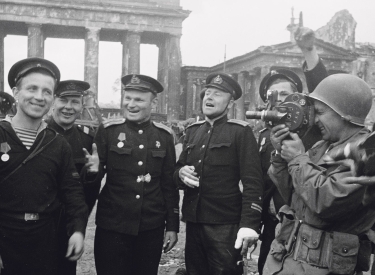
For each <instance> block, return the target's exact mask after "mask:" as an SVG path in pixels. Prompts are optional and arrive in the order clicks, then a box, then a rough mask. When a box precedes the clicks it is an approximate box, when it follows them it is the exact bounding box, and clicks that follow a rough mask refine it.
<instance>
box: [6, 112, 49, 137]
mask: <svg viewBox="0 0 375 275" xmlns="http://www.w3.org/2000/svg"><path fill="white" fill-rule="evenodd" d="M3 120H5V121H7V122H9V123H10V124H11V125H12V117H11V116H9V115H7V116H6V117H5V118H4V119H3ZM12 128H13V125H12ZM46 128H47V123H46V122H45V121H44V120H42V122H41V123H40V125H39V128H38V129H37V133H36V135H39V133H40V132H41V131H43V130H44V129H46Z"/></svg>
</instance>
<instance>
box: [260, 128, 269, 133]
mask: <svg viewBox="0 0 375 275" xmlns="http://www.w3.org/2000/svg"><path fill="white" fill-rule="evenodd" d="M267 129H268V128H263V129H262V130H259V133H263V132H264V131H266V130H267Z"/></svg>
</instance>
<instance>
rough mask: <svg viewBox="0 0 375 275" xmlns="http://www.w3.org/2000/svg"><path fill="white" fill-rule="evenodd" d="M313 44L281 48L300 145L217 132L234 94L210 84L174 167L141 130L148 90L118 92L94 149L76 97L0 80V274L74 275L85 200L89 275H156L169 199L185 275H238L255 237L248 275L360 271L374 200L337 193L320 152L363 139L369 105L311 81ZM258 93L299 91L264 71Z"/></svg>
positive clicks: (53, 82) (43, 75) (51, 74)
mask: <svg viewBox="0 0 375 275" xmlns="http://www.w3.org/2000/svg"><path fill="white" fill-rule="evenodd" d="M313 38H314V35H313V33H312V32H311V31H310V30H308V29H306V28H301V29H299V30H298V32H297V33H296V41H297V44H298V45H299V47H300V48H301V50H302V52H303V54H304V56H305V59H306V62H305V63H304V65H303V70H304V72H305V75H306V81H307V86H308V89H309V92H311V93H310V95H309V97H310V98H311V99H312V100H313V101H314V106H315V107H314V108H315V113H316V114H315V126H314V127H312V128H310V129H309V131H308V132H307V133H306V134H305V135H304V136H303V137H299V136H298V135H297V134H295V133H292V132H290V131H289V129H288V128H287V127H286V126H285V125H283V124H282V125H277V126H275V127H273V128H266V129H265V130H263V131H261V134H260V137H259V141H258V144H257V142H256V140H255V137H254V134H253V132H252V129H251V127H250V126H249V124H248V123H247V122H244V121H240V120H235V119H228V117H227V114H228V110H229V109H230V108H231V107H232V106H233V104H234V101H235V100H237V99H238V98H240V97H241V96H242V89H241V87H240V85H239V84H238V82H237V81H236V80H234V79H233V78H232V77H231V76H229V75H227V74H225V73H214V74H211V75H209V76H208V77H207V79H206V87H205V89H204V90H203V92H202V94H201V99H202V112H203V114H204V115H205V120H202V121H198V122H196V123H194V124H192V125H190V126H189V127H188V128H187V129H186V135H185V138H184V142H183V149H182V153H181V155H180V157H179V160H178V161H177V164H176V154H175V148H174V139H173V135H172V132H171V130H170V129H169V128H168V127H166V126H164V125H163V124H161V123H156V122H152V121H151V120H150V117H151V110H152V109H153V108H154V107H156V105H157V101H158V98H157V94H158V93H161V92H162V91H163V86H162V85H161V84H160V83H159V82H158V81H157V80H155V79H153V78H151V77H148V76H145V75H139V74H134V75H126V76H124V77H123V78H122V79H121V80H122V84H123V85H124V96H123V102H122V105H123V109H124V118H122V119H117V120H109V121H106V122H104V123H103V124H101V125H100V126H99V128H98V130H97V131H96V133H95V132H94V131H93V129H91V128H89V127H87V126H79V125H76V124H75V121H76V119H77V118H78V117H79V116H80V113H81V112H82V109H83V95H84V93H85V91H87V90H88V89H89V87H90V85H89V83H87V82H84V81H78V80H66V81H61V82H60V72H59V69H58V68H57V67H56V66H55V65H54V64H53V63H52V62H50V61H48V60H45V59H41V58H28V59H24V60H21V61H19V62H17V63H16V64H14V65H13V67H12V68H11V69H10V71H9V75H8V82H9V85H10V87H11V88H12V91H13V94H14V98H15V100H16V106H17V113H16V114H15V115H14V116H13V117H10V116H8V117H6V118H5V119H4V120H2V121H0V144H1V147H0V257H1V261H0V266H1V270H0V271H1V274H49V275H50V274H67V275H69V274H75V272H76V261H77V259H79V258H80V256H81V255H82V253H83V241H84V235H85V227H86V223H87V219H88V215H89V213H90V212H91V210H92V208H93V206H94V204H95V202H96V200H97V198H98V197H99V198H98V206H97V212H96V225H97V228H96V234H95V244H94V254H95V264H96V269H97V273H98V274H99V275H100V274H108V275H109V274H121V275H124V274H140V275H149V274H150V275H152V274H157V272H158V264H159V261H160V257H161V253H162V251H164V252H168V251H170V250H171V249H172V248H173V246H174V245H175V244H176V242H177V233H178V231H179V191H178V189H183V190H184V198H183V205H182V216H183V220H184V221H185V222H186V244H185V245H186V247H185V260H186V272H187V274H192V275H198V274H201V275H206V274H211V275H221V274H242V272H243V268H242V267H241V266H240V265H238V262H239V261H240V260H241V254H242V255H245V254H246V253H247V249H248V247H249V246H251V245H253V244H254V243H256V242H257V240H258V238H259V234H260V233H261V232H262V235H261V240H262V246H261V250H260V257H259V262H258V264H259V273H260V274H348V275H352V274H361V273H360V272H361V271H363V270H368V268H369V265H370V260H369V259H370V255H371V241H370V240H371V239H372V235H371V230H370V229H371V227H372V226H373V224H374V222H375V207H374V200H375V198H373V196H371V194H372V193H371V192H373V190H372V188H373V187H372V186H366V185H363V183H366V182H371V180H373V179H372V178H367V177H361V178H358V177H353V175H352V172H351V170H350V166H346V165H344V164H343V162H335V160H334V154H331V152H334V151H335V150H337V149H340V148H342V147H343V146H345V145H346V143H348V142H353V141H355V140H358V139H359V138H363V137H366V136H367V135H369V133H368V131H367V130H366V128H364V119H365V117H366V115H367V114H368V112H369V110H370V108H371V102H372V95H371V90H370V88H369V86H368V85H367V84H366V83H365V82H364V81H363V80H361V79H359V78H357V77H355V76H351V75H345V74H337V75H332V76H327V72H326V70H325V68H324V65H323V63H322V61H321V60H320V59H319V57H318V54H317V52H316V49H315V46H314V39H313ZM269 91H276V92H277V94H278V102H277V104H281V103H282V102H283V101H284V99H285V97H286V96H288V95H290V94H293V93H295V92H298V93H301V92H302V82H301V80H300V79H299V78H298V76H297V75H296V74H295V73H294V72H292V71H289V70H281V69H280V70H274V71H271V72H270V73H269V74H268V75H266V77H265V78H264V79H263V81H262V83H261V85H260V88H259V92H260V95H261V97H262V99H264V100H265V101H266V100H267V96H266V95H267V93H268V92H269ZM50 108H51V110H52V111H51V112H50V113H51V115H50V117H49V118H48V119H46V120H43V118H44V116H45V115H46V114H47V113H48V112H49V110H50ZM327 159H329V161H327ZM104 175H106V180H105V185H104V187H103V189H102V191H101V192H100V194H99V191H100V184H101V180H102V179H103V177H104ZM261 224H262V227H263V230H261ZM275 228H276V231H275Z"/></svg>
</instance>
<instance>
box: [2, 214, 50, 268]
mask: <svg viewBox="0 0 375 275" xmlns="http://www.w3.org/2000/svg"><path fill="white" fill-rule="evenodd" d="M0 255H1V258H2V260H3V264H4V269H2V270H1V275H56V274H57V237H56V224H55V221H54V220H53V219H52V218H50V219H46V220H39V221H24V220H16V219H11V218H2V217H1V219H0Z"/></svg>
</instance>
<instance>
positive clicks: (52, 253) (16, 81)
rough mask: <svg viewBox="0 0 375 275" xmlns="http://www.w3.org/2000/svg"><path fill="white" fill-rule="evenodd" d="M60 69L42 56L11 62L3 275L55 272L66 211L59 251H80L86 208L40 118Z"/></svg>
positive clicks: (2, 150)
mask: <svg viewBox="0 0 375 275" xmlns="http://www.w3.org/2000/svg"><path fill="white" fill-rule="evenodd" d="M59 81H60V72H59V69H58V68H57V67H56V65H55V64H53V63H52V62H50V61H48V60H45V59H42V58H28V59H24V60H21V61H19V62H17V63H16V64H14V65H13V66H12V68H11V69H10V71H9V74H8V82H9V85H10V87H11V88H12V91H13V93H14V97H15V99H16V106H17V113H16V115H15V116H14V117H13V118H11V117H6V119H5V120H3V121H1V122H0V144H1V147H0V194H1V195H0V224H1V227H0V256H1V259H2V262H1V264H3V266H2V268H4V274H35V275H36V274H43V275H48V274H57V272H58V264H57V257H58V245H57V234H56V221H55V220H56V218H57V216H58V214H59V209H60V208H61V204H63V205H64V207H65V211H66V217H67V222H66V229H65V230H66V235H67V238H68V244H67V247H66V249H65V255H66V256H67V258H69V259H70V260H72V261H76V260H78V259H79V258H80V256H81V255H82V253H83V239H84V233H85V228H86V223H87V206H86V204H85V202H84V196H83V190H82V185H81V183H80V182H79V176H78V174H77V172H76V170H75V167H74V163H73V158H72V152H71V149H70V146H69V144H68V143H67V142H66V140H65V139H64V138H63V137H62V136H60V135H58V134H57V133H56V131H54V130H53V129H51V128H49V127H48V126H47V124H46V123H45V122H44V121H43V120H42V119H43V116H44V115H45V114H46V113H47V112H48V111H49V109H50V107H51V105H52V102H53V96H54V91H55V87H56V85H58V83H59Z"/></svg>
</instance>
